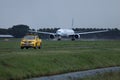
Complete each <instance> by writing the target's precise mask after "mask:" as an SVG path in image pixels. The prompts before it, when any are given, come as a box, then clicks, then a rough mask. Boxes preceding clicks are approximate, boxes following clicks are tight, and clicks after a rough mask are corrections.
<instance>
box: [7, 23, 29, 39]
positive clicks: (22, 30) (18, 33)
mask: <svg viewBox="0 0 120 80" xmlns="http://www.w3.org/2000/svg"><path fill="white" fill-rule="evenodd" d="M29 29H30V28H29V26H27V25H23V24H20V25H14V26H13V27H12V28H9V29H8V32H9V33H10V34H11V35H13V36H14V37H16V38H21V37H23V36H24V35H25V34H26V33H27V32H28V30H29Z"/></svg>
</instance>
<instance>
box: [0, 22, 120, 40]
mask: <svg viewBox="0 0 120 80" xmlns="http://www.w3.org/2000/svg"><path fill="white" fill-rule="evenodd" d="M58 29H59V28H39V29H38V31H43V32H52V33H55V32H56V30H58ZM29 30H33V31H34V30H35V29H30V27H29V26H28V25H23V24H19V25H14V26H13V27H11V28H8V29H3V28H0V34H2V35H6V34H7V35H13V36H14V37H15V38H22V37H23V36H25V35H26V34H27V33H28V32H29ZM73 30H74V31H75V32H77V33H80V32H89V31H100V30H109V31H108V32H103V33H94V34H83V35H81V38H83V39H120V30H119V29H117V28H113V29H110V28H108V29H103V28H73ZM39 36H40V37H41V38H43V39H46V38H47V39H48V38H49V35H45V34H39Z"/></svg>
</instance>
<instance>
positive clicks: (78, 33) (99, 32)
mask: <svg viewBox="0 0 120 80" xmlns="http://www.w3.org/2000/svg"><path fill="white" fill-rule="evenodd" d="M107 31H108V30H102V31H92V32H81V33H76V34H79V35H81V34H92V33H101V32H107Z"/></svg>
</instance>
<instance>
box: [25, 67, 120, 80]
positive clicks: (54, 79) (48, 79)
mask: <svg viewBox="0 0 120 80" xmlns="http://www.w3.org/2000/svg"><path fill="white" fill-rule="evenodd" d="M118 71H119V72H120V67H109V68H101V69H94V70H87V71H79V72H71V73H66V74H60V75H54V76H45V77H38V78H32V79H27V80H76V79H80V78H84V77H86V76H94V75H96V74H102V73H105V72H118Z"/></svg>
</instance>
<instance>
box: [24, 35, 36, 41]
mask: <svg viewBox="0 0 120 80" xmlns="http://www.w3.org/2000/svg"><path fill="white" fill-rule="evenodd" d="M24 39H29V40H33V39H35V36H25V37H24Z"/></svg>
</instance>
